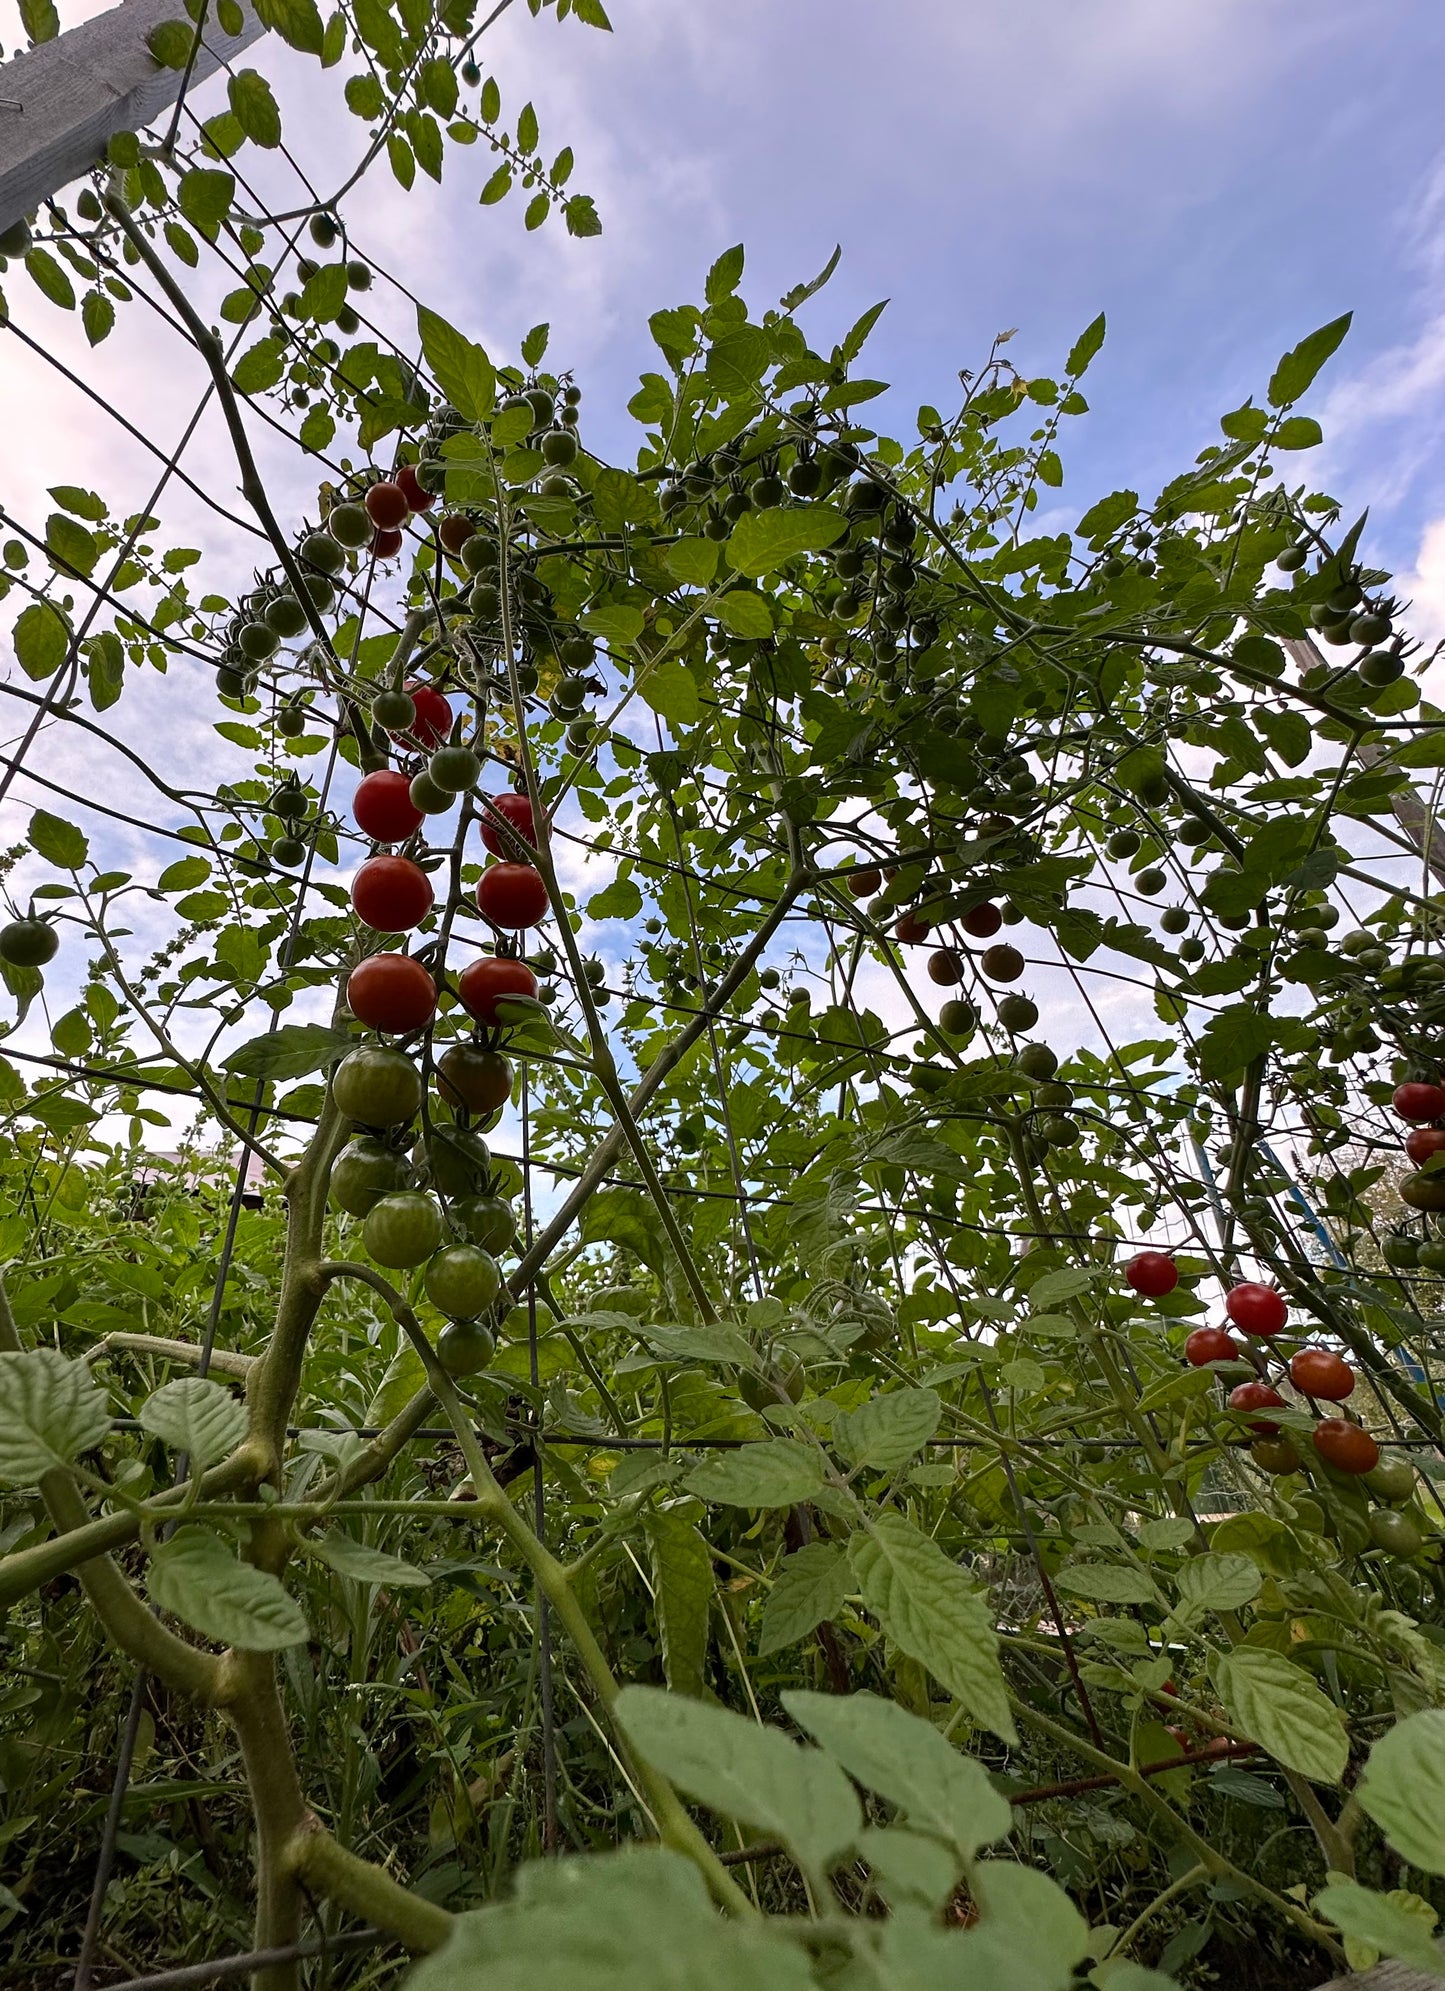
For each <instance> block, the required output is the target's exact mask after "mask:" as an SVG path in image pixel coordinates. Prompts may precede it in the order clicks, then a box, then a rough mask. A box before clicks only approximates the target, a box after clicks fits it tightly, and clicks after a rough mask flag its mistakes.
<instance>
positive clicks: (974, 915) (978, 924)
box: [959, 899, 1003, 940]
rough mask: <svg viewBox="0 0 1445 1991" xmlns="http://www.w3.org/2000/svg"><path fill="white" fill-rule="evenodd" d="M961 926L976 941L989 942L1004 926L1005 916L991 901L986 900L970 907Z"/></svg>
mask: <svg viewBox="0 0 1445 1991" xmlns="http://www.w3.org/2000/svg"><path fill="white" fill-rule="evenodd" d="M959 925H960V926H961V927H962V928H963V930H964V932H965V933H967V934H970V935H972V937H973V938H974V939H975V940H989V939H991V938H992V936H993V935H994V934H996V933H997V932H998V930H999V928H1000V927H1001V926H1002V925H1003V914H1002V913H1001V912H1000V911H999V909H998V907H997V906H996V905H995V904H994V903H993V901H992V900H991V899H984V900H983V901H982V903H981V904H979V905H976V906H970V907H969V909H968V911H967V912H966V913H965V914H964V916H963V918H962V919H961V920H960V921H959Z"/></svg>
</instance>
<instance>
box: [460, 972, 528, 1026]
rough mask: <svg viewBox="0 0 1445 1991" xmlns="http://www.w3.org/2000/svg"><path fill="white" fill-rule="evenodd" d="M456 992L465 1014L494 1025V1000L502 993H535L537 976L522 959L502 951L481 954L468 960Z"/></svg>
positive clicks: (496, 1015) (499, 997)
mask: <svg viewBox="0 0 1445 1991" xmlns="http://www.w3.org/2000/svg"><path fill="white" fill-rule="evenodd" d="M457 993H458V994H459V995H460V997H461V999H462V1008H463V1009H464V1010H465V1011H466V1012H467V1015H468V1016H472V1017H475V1018H476V1020H477V1022H478V1023H484V1024H486V1025H487V1026H488V1027H489V1028H491V1029H495V1028H496V1026H497V1025H498V1024H499V1023H500V1022H501V1020H502V1019H501V1017H500V1016H499V1015H498V1013H497V1004H498V1003H499V1002H500V1001H502V999H503V998H504V997H506V996H530V997H531V998H532V999H533V1001H535V1000H536V996H537V977H536V976H535V975H534V974H533V973H532V970H531V969H530V968H529V967H528V966H527V964H526V962H525V961H513V960H511V959H509V958H508V957H507V956H506V955H504V954H484V955H483V956H482V957H481V959H480V960H477V961H469V962H468V963H467V965H466V967H465V968H463V969H462V972H461V976H460V978H459V980H458V982H457Z"/></svg>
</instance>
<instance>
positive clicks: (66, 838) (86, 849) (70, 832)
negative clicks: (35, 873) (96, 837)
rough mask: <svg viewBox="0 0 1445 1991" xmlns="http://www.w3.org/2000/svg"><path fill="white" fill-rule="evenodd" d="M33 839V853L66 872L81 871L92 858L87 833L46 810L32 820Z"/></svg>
mask: <svg viewBox="0 0 1445 1991" xmlns="http://www.w3.org/2000/svg"><path fill="white" fill-rule="evenodd" d="M29 840H30V848H31V849H32V850H33V851H36V852H37V853H38V854H39V855H40V856H41V857H43V858H44V859H45V861H46V862H47V863H48V864H57V865H59V867H60V869H61V870H62V871H78V870H79V869H80V867H81V866H82V865H83V864H84V862H85V860H86V858H87V857H88V856H89V855H90V845H89V844H88V843H87V841H86V839H85V834H84V832H83V831H82V830H78V829H77V828H76V826H75V824H74V823H68V822H66V820H65V818H64V817H63V816H52V815H50V814H49V813H48V811H46V810H45V809H37V810H36V811H35V814H34V815H33V816H32V817H31V818H30V830H29Z"/></svg>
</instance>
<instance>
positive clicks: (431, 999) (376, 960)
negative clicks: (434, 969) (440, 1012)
mask: <svg viewBox="0 0 1445 1991" xmlns="http://www.w3.org/2000/svg"><path fill="white" fill-rule="evenodd" d="M346 1001H347V1006H348V1007H349V1009H350V1010H351V1013H352V1015H353V1016H356V1017H358V1018H359V1019H360V1021H361V1022H363V1023H364V1024H365V1025H366V1027H367V1028H368V1029H369V1030H386V1031H389V1032H390V1033H391V1034H392V1035H393V1036H398V1035H400V1034H401V1032H402V1031H405V1030H420V1029H422V1028H424V1026H425V1025H426V1024H428V1023H430V1022H431V1020H432V1018H433V1017H434V1016H435V1015H436V1010H437V985H436V983H435V982H434V981H433V980H432V978H431V976H430V975H429V974H428V973H427V971H426V969H425V968H424V967H423V966H422V964H421V962H420V961H414V960H413V959H412V957H411V955H410V954H373V955H371V956H370V957H369V958H368V959H367V960H365V961H359V962H358V963H357V964H356V966H355V967H354V968H353V969H352V971H351V973H350V975H348V977H347V980H346Z"/></svg>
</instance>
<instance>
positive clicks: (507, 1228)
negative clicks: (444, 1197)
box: [450, 1196, 517, 1254]
mask: <svg viewBox="0 0 1445 1991" xmlns="http://www.w3.org/2000/svg"><path fill="white" fill-rule="evenodd" d="M450 1214H451V1220H452V1229H453V1230H454V1231H456V1232H457V1234H458V1235H459V1236H460V1237H464V1238H465V1239H466V1240H467V1242H468V1244H479V1245H480V1246H481V1247H482V1250H483V1251H490V1252H492V1253H493V1254H495V1253H497V1252H499V1251H505V1250H506V1249H507V1246H508V1245H509V1244H510V1243H511V1242H512V1240H513V1238H514V1237H515V1236H516V1235H517V1215H516V1212H515V1211H514V1210H513V1208H512V1206H511V1204H510V1203H509V1202H508V1201H507V1200H506V1198H505V1197H504V1196H460V1197H458V1198H457V1200H456V1202H455V1203H453V1204H452V1206H451V1212H450Z"/></svg>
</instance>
